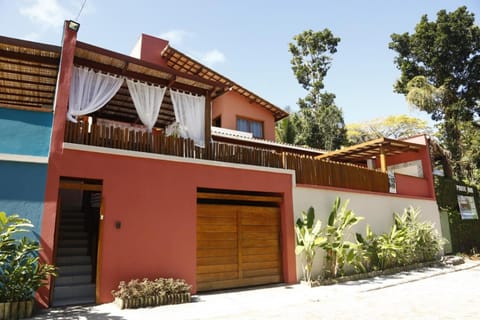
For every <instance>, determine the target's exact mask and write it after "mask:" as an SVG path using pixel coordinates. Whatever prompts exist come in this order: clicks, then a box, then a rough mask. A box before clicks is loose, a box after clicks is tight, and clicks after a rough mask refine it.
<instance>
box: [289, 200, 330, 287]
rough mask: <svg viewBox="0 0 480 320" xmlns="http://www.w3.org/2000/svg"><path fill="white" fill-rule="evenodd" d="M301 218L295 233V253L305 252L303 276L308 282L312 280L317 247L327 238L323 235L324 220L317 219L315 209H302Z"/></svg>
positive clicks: (298, 220)
mask: <svg viewBox="0 0 480 320" xmlns="http://www.w3.org/2000/svg"><path fill="white" fill-rule="evenodd" d="M301 215H302V216H301V218H298V219H297V223H296V224H295V235H296V240H297V246H296V247H295V254H297V255H300V254H302V253H303V254H304V257H305V262H304V263H303V277H304V279H305V281H307V282H308V284H311V282H312V269H313V262H314V260H315V255H316V253H317V248H319V247H320V245H321V244H322V243H324V242H325V240H326V239H325V238H324V237H322V236H321V229H320V228H321V226H322V222H321V221H320V220H317V221H315V222H314V220H315V211H314V209H313V207H310V208H309V209H308V211H307V212H305V211H302V213H301Z"/></svg>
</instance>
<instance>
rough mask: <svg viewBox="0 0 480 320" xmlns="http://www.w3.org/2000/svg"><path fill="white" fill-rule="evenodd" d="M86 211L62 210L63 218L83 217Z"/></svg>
mask: <svg viewBox="0 0 480 320" xmlns="http://www.w3.org/2000/svg"><path fill="white" fill-rule="evenodd" d="M85 215H86V213H85V212H82V211H62V220H63V218H85Z"/></svg>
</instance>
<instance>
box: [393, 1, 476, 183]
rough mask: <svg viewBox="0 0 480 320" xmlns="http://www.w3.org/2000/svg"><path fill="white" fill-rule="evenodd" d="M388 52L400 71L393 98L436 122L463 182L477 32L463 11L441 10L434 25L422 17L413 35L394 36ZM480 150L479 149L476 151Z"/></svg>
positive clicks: (472, 114) (472, 18)
mask: <svg viewBox="0 0 480 320" xmlns="http://www.w3.org/2000/svg"><path fill="white" fill-rule="evenodd" d="M391 38H392V42H391V43H390V44H389V47H390V49H392V50H394V51H396V53H397V56H396V57H395V60H394V61H395V64H396V65H397V67H398V69H399V70H400V71H401V76H400V79H399V80H398V81H397V82H396V83H395V86H394V89H395V91H396V92H398V93H401V94H404V95H405V96H406V97H407V98H408V101H409V102H410V103H411V104H413V105H414V106H416V107H418V108H419V109H421V110H425V111H426V112H428V113H429V114H430V115H431V117H432V119H433V120H436V121H440V122H441V124H442V126H441V129H442V130H441V132H440V133H441V135H442V137H443V140H444V142H445V145H446V147H447V149H448V150H449V151H450V152H451V154H452V161H453V168H454V172H455V175H456V176H457V178H460V179H462V178H464V176H465V168H463V167H462V166H461V161H462V158H463V155H464V153H465V152H466V150H465V148H464V147H463V143H464V140H465V138H464V137H463V134H462V131H461V124H462V123H463V122H473V120H474V119H475V117H476V116H479V115H480V104H479V99H480V27H479V26H478V25H476V24H475V16H474V14H473V13H470V12H469V11H468V10H467V8H466V7H464V6H463V7H460V8H458V9H457V10H455V11H453V12H446V10H441V11H439V12H438V13H437V20H436V21H429V19H428V17H427V16H426V15H424V16H422V18H421V20H420V22H419V23H418V24H417V25H416V27H415V32H414V33H413V34H409V33H403V34H392V35H391ZM477 148H478V146H477Z"/></svg>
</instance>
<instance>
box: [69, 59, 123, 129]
mask: <svg viewBox="0 0 480 320" xmlns="http://www.w3.org/2000/svg"><path fill="white" fill-rule="evenodd" d="M122 83H123V78H119V77H115V76H111V75H107V74H103V73H99V72H95V71H93V70H89V69H87V68H80V67H74V69H73V75H72V82H71V87H70V99H69V103H68V113H67V117H68V119H69V120H70V121H73V122H77V120H76V119H75V117H76V116H83V115H86V114H89V113H93V112H95V111H97V110H98V109H100V108H102V107H103V106H104V105H105V104H107V102H108V101H110V99H112V98H113V96H114V95H115V94H116V93H117V91H118V89H120V87H121V86H122Z"/></svg>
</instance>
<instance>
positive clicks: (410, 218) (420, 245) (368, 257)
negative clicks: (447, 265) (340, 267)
mask: <svg viewBox="0 0 480 320" xmlns="http://www.w3.org/2000/svg"><path fill="white" fill-rule="evenodd" d="M419 218H420V210H419V209H416V208H413V207H409V208H406V209H405V210H404V211H403V214H401V215H400V214H398V213H394V221H395V223H394V225H393V226H392V227H391V228H390V231H389V232H386V233H383V234H381V235H375V234H374V233H373V232H372V231H371V229H370V226H367V231H366V236H365V238H364V237H362V235H360V234H358V233H357V242H358V243H359V245H360V246H361V249H362V250H359V252H361V253H362V254H363V260H364V264H365V266H366V269H367V270H385V269H388V268H392V267H398V266H404V265H409V264H413V263H416V262H426V261H432V260H434V259H435V258H436V257H437V256H438V254H439V252H440V250H441V248H442V245H443V241H444V240H443V239H442V238H441V237H440V236H439V235H438V233H437V231H436V230H435V228H434V227H433V225H432V224H431V223H429V222H421V221H420V220H419Z"/></svg>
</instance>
